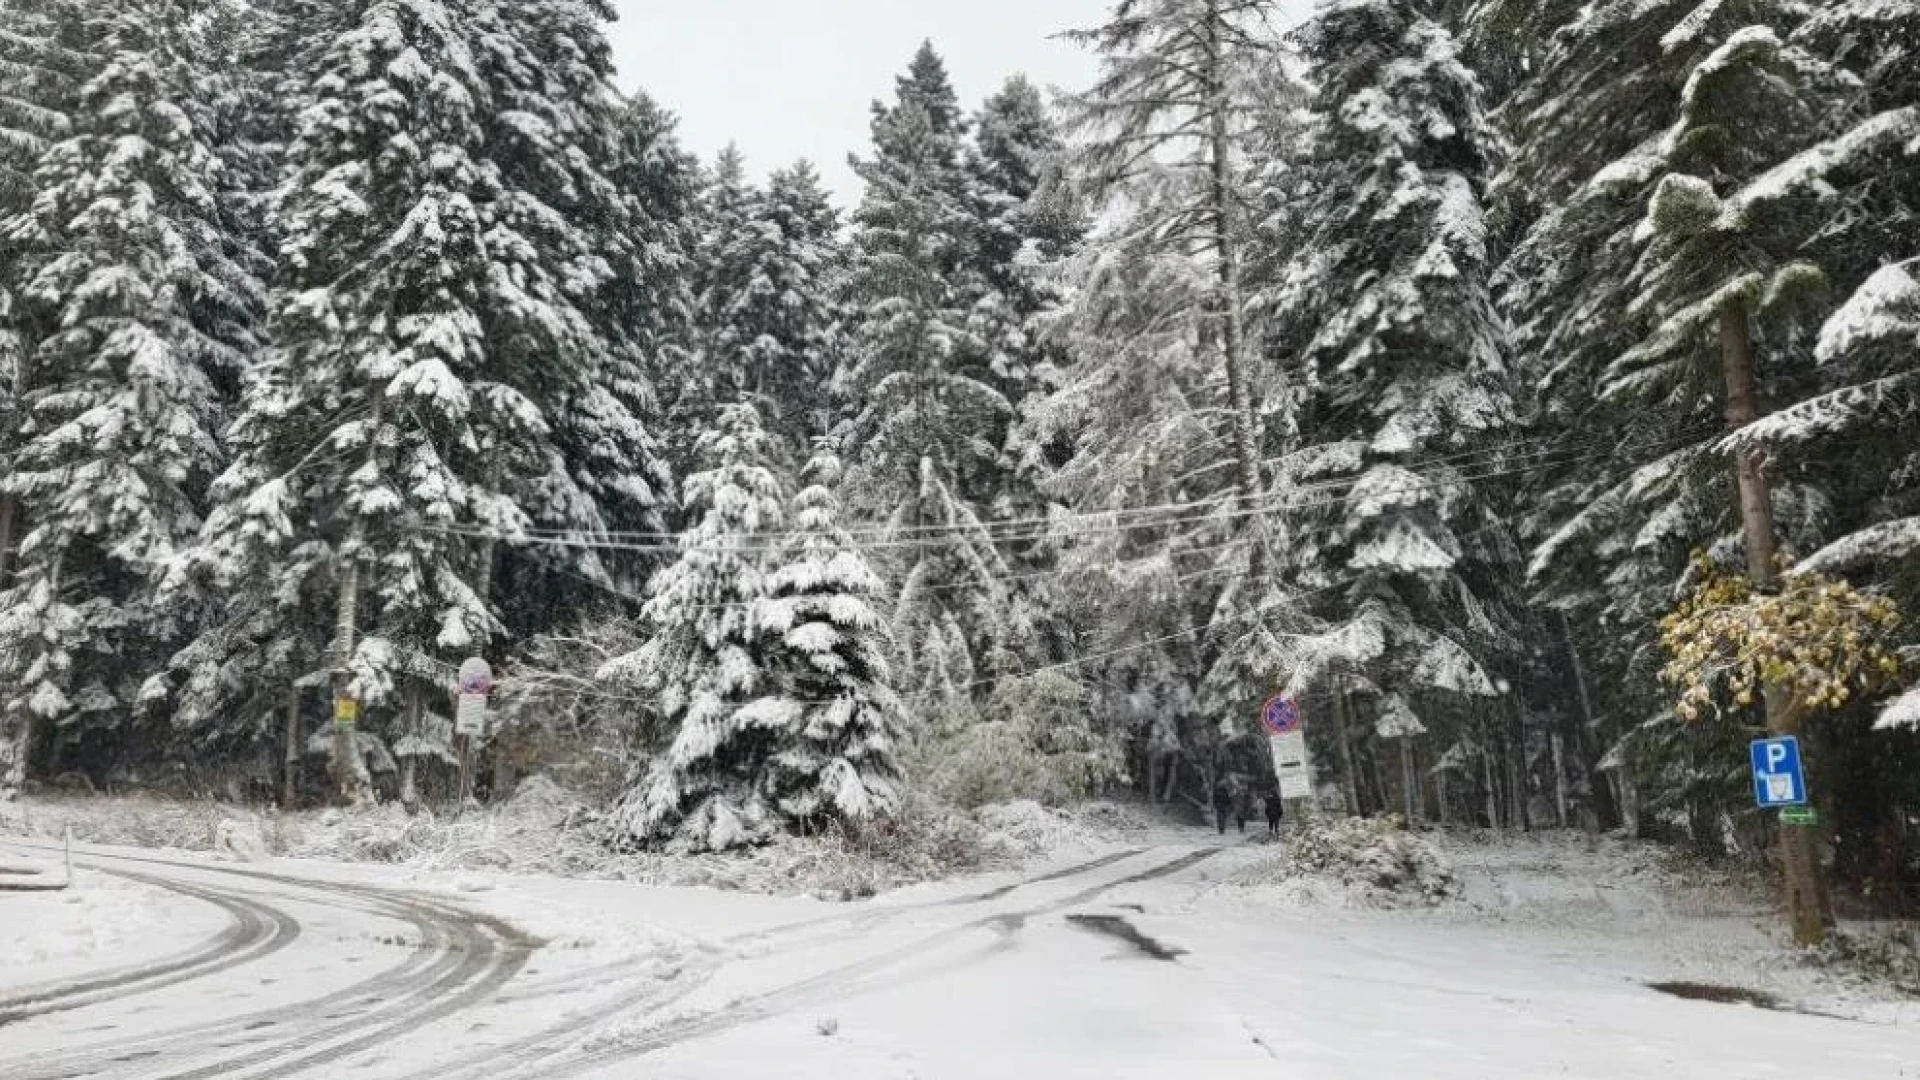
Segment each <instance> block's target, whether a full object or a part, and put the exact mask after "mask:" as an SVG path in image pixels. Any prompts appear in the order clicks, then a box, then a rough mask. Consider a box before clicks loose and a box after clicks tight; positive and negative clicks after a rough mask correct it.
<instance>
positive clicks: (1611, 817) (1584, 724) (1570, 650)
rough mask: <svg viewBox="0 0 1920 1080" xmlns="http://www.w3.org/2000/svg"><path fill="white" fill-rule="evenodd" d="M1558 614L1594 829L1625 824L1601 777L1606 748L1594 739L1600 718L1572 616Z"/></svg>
mask: <svg viewBox="0 0 1920 1080" xmlns="http://www.w3.org/2000/svg"><path fill="white" fill-rule="evenodd" d="M1556 614H1558V615H1559V616H1560V639H1561V641H1563V642H1564V643H1565V644H1566V649H1567V661H1568V663H1569V664H1571V665H1572V668H1573V689H1574V699H1575V700H1576V701H1578V702H1579V703H1580V727H1579V729H1578V730H1577V731H1575V732H1574V745H1575V746H1576V747H1578V748H1579V752H1580V763H1581V765H1582V766H1584V767H1585V769H1586V772H1587V788H1588V790H1589V791H1590V792H1592V795H1591V796H1590V797H1591V798H1592V799H1593V824H1594V829H1595V830H1596V831H1602V832H1604V831H1605V830H1606V829H1607V827H1608V826H1610V825H1615V824H1624V823H1625V815H1624V813H1622V812H1621V811H1620V809H1619V806H1618V803H1617V802H1616V800H1615V799H1614V798H1613V788H1612V785H1610V784H1608V783H1606V782H1605V781H1604V780H1600V782H1597V783H1596V782H1595V781H1596V780H1598V779H1599V778H1600V762H1601V760H1602V759H1604V757H1605V756H1606V753H1607V751H1606V750H1603V749H1601V748H1600V747H1599V746H1598V745H1597V744H1596V743H1595V737H1596V736H1598V735H1599V733H1600V727H1599V721H1598V720H1597V719H1596V718H1595V716H1594V712H1593V694H1592V692H1591V691H1589V690H1588V689H1587V666H1586V664H1585V663H1584V662H1582V661H1581V659H1580V648H1579V646H1578V645H1577V644H1576V643H1575V642H1574V640H1573V620H1572V619H1569V618H1567V613H1566V612H1564V611H1557V610H1556Z"/></svg>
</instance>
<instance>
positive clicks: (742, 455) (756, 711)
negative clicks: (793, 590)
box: [601, 405, 802, 851]
mask: <svg viewBox="0 0 1920 1080" xmlns="http://www.w3.org/2000/svg"><path fill="white" fill-rule="evenodd" d="M697 450H698V460H699V463H700V471H699V472H696V473H693V474H692V475H690V476H688V477H687V480H686V489H685V490H686V493H685V506H684V513H685V514H686V517H687V527H686V530H685V531H684V532H683V533H682V534H681V538H680V541H679V549H680V556H679V558H678V559H677V560H676V561H675V562H674V563H672V564H671V565H669V566H668V567H667V568H666V569H664V570H662V571H661V572H660V574H659V576H658V577H656V578H655V579H654V581H653V586H652V590H651V596H650V598H649V599H648V601H647V605H646V607H645V609H644V611H643V615H644V617H645V621H646V626H647V631H648V634H649V637H648V640H647V642H646V644H645V646H643V647H642V648H641V649H640V650H639V651H638V652H635V653H633V654H632V655H630V656H626V657H622V658H620V659H618V660H615V661H613V662H612V663H610V664H608V665H607V666H606V667H605V668H604V669H603V670H602V671H601V677H602V678H604V679H608V680H612V681H613V682H614V683H615V684H616V685H625V686H630V687H632V688H634V689H636V690H640V691H644V692H645V693H646V694H648V695H649V697H650V698H652V699H653V700H654V701H655V702H657V704H656V706H655V708H654V712H655V714H656V715H655V716H654V717H653V719H654V720H655V721H657V725H658V726H657V730H655V731H653V732H651V733H650V738H649V742H650V743H651V745H652V749H653V753H652V756H651V759H650V760H649V762H648V764H647V765H646V767H645V769H644V771H643V772H642V773H640V774H639V775H636V776H635V777H633V778H632V782H631V784H630V785H629V788H628V791H627V793H626V795H625V796H624V797H623V798H622V800H621V802H620V805H619V806H618V807H617V808H616V810H615V812H614V818H613V824H614V828H615V829H616V831H617V832H618V833H619V835H620V836H621V837H622V838H624V839H625V840H627V841H628V842H631V843H641V844H659V845H665V846H669V847H671V848H674V849H676V850H685V851H723V850H726V849H728V848H734V847H740V846H742V845H747V844H755V843H761V842H764V841H766V840H768V839H771V838H772V837H773V836H775V835H777V834H778V833H779V831H780V829H781V828H782V826H783V824H784V823H785V819H784V818H783V816H782V812H781V807H780V803H779V800H780V798H781V795H782V793H781V792H780V791H778V790H776V788H775V786H774V782H773V781H774V777H775V775H776V771H775V769H774V767H773V763H774V761H775V758H776V756H777V755H779V754H780V753H782V752H783V751H785V750H787V749H788V748H790V747H793V746H794V740H793V738H792V731H793V725H794V724H796V723H799V722H802V716H801V715H800V713H799V712H798V711H797V710H781V709H769V708H765V707H764V706H763V707H761V708H750V706H752V705H753V703H754V702H756V701H759V700H760V699H761V698H763V697H765V696H766V695H767V694H768V693H769V692H777V690H778V683H777V681H776V678H777V676H776V671H777V668H776V663H777V657H778V656H779V655H780V650H781V648H782V643H781V635H779V634H778V633H776V632H774V631H771V630H769V629H768V627H767V625H766V624H765V622H764V620H763V618H762V615H763V612H764V611H765V609H766V608H765V602H766V598H767V593H768V573H769V563H770V561H771V558H772V550H771V548H770V546H769V540H770V538H771V537H772V536H774V535H776V534H778V533H779V532H780V531H781V525H782V522H783V520H784V515H785V512H786V507H785V492H784V491H783V490H782V487H781V483H780V479H779V477H778V475H776V473H775V471H774V461H775V458H774V455H775V453H776V448H775V446H774V443H773V440H772V438H771V437H770V436H769V435H768V434H767V432H766V431H765V429H764V428H763V427H762V426H761V423H760V417H759V414H758V413H757V412H756V411H755V410H754V408H753V407H752V406H751V405H734V406H730V407H728V408H727V409H725V410H723V411H722V413H721V414H720V416H719V417H718V418H717V419H716V421H715V422H714V425H713V427H711V428H710V429H709V430H708V431H707V432H705V433H704V434H703V435H702V436H701V437H700V443H699V446H698V448H697Z"/></svg>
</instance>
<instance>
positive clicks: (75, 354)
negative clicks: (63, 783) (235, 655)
mask: <svg viewBox="0 0 1920 1080" xmlns="http://www.w3.org/2000/svg"><path fill="white" fill-rule="evenodd" d="M190 14H191V8H190V6H189V5H183V4H173V3H164V4H156V5H154V6H153V7H152V8H151V9H150V10H149V9H127V8H116V9H113V10H109V11H104V12H103V11H97V10H91V9H87V10H76V11H73V12H70V13H62V14H61V15H60V16H59V18H58V19H57V22H65V23H66V25H67V26H68V27H71V28H72V29H71V30H69V31H68V33H67V34H62V35H60V36H59V37H58V38H55V39H51V40H49V39H42V40H43V47H44V46H51V47H52V48H53V49H55V50H56V51H58V52H62V53H64V52H66V51H67V50H72V51H73V53H77V54H79V56H82V57H84V58H85V63H86V69H87V71H88V77H87V78H86V80H85V81H84V82H82V83H81V84H80V85H79V86H78V87H77V88H75V91H74V95H73V98H72V112H71V114H70V120H69V123H68V125H66V126H65V128H64V131H63V132H62V134H63V135H64V137H62V138H58V139H55V140H52V141H49V142H47V143H46V144H45V146H44V148H43V149H42V150H41V151H40V153H39V154H38V156H37V160H36V161H35V163H34V167H33V169H32V171H31V173H30V174H28V178H27V182H28V183H30V184H31V186H32V188H33V198H32V201H31V203H30V205H28V206H26V207H25V208H24V209H22V210H20V211H19V212H17V213H15V214H14V215H12V216H11V217H10V218H9V219H8V220H7V221H6V222H5V223H4V226H0V227H3V228H4V230H5V233H6V235H7V236H8V238H9V240H10V242H11V243H12V244H14V245H17V249H18V250H19V251H21V252H23V253H24V254H23V256H22V257H21V258H20V261H19V262H18V263H16V264H15V265H16V269H18V270H19V271H22V273H21V274H20V276H19V277H18V278H16V279H15V281H16V288H17V290H18V291H17V294H16V299H15V303H17V305H18V311H17V321H16V324H15V325H16V326H21V327H24V328H25V333H24V335H23V338H24V340H22V341H21V343H20V351H19V360H20V362H21V364H22V366H23V370H24V371H25V372H28V373H30V374H28V376H27V380H26V381H27V389H26V392H25V393H24V394H23V395H22V396H21V398H20V400H19V403H18V408H19V411H20V420H21V424H22V427H21V430H22V434H24V435H25V436H26V438H25V439H24V440H23V441H22V443H21V444H20V445H19V446H18V447H17V449H16V451H15V453H14V455H13V456H12V459H11V460H10V461H9V462H7V466H8V470H9V471H8V474H7V475H6V477H5V481H4V483H5V486H6V490H7V492H8V494H9V495H11V496H12V497H13V499H14V500H16V502H17V505H18V506H19V507H20V508H21V511H22V512H23V513H22V517H23V518H24V520H25V522H26V525H27V528H26V531H25V533H24V535H23V536H22V538H21V542H20V548H19V554H18V559H17V562H16V564H15V565H14V566H13V568H12V580H11V582H10V585H9V588H8V589H7V590H6V591H5V592H4V593H0V609H5V611H6V617H5V620H4V622H0V657H4V660H3V661H0V663H3V664H4V666H5V670H6V673H7V675H8V686H9V687H10V691H9V693H8V695H7V698H6V700H5V702H4V705H3V706H0V708H4V711H5V714H6V726H7V727H8V728H9V729H10V731H9V734H10V735H11V738H10V739H9V740H8V741H9V742H10V743H11V744H12V745H11V746H10V747H9V749H8V751H7V752H6V753H5V754H4V755H0V756H5V757H7V758H9V759H10V760H9V761H8V763H7V764H8V768H7V775H6V776H5V777H4V778H3V779H0V784H4V785H5V786H8V787H11V786H12V785H13V784H17V782H18V779H19V773H18V770H19V769H20V768H21V767H22V765H23V759H24V751H22V750H20V749H19V746H20V742H21V740H23V739H25V738H26V737H27V735H28V734H30V732H31V729H32V727H33V725H34V723H35V721H36V720H37V721H41V722H53V723H58V724H59V725H61V726H62V727H63V728H64V729H67V730H69V731H71V730H73V729H75V728H78V727H81V726H83V725H89V724H93V725H104V726H113V725H114V724H116V723H118V722H121V721H123V720H124V719H125V718H126V717H127V716H129V714H131V713H132V712H133V711H134V710H135V708H136V706H137V705H138V703H139V700H140V679H141V671H142V667H143V665H147V664H151V663H152V662H153V660H154V658H155V656H156V655H158V654H160V652H161V651H162V650H163V649H164V648H165V647H166V643H167V642H168V641H169V640H170V639H172V638H173V637H175V636H176V635H177V634H178V633H179V632H180V627H179V626H177V625H175V624H174V623H173V621H172V620H171V619H170V613H169V612H168V611H167V610H166V609H164V608H163V607H161V606H160V605H158V604H156V603H155V595H154V589H155V586H156V585H157V584H158V581H159V579H160V577H161V575H162V574H163V572H164V569H165V567H166V565H167V563H168V562H169V561H170V560H171V559H172V557H173V555H174V553H175V552H176V550H177V549H178V548H179V546H180V545H182V544H183V543H185V542H187V541H188V540H189V539H190V537H191V536H192V535H193V534H195V532H196V531H197V529H198V526H199V523H200V517H199V514H200V505H201V504H200V498H201V494H202V491H203V489H204V487H205V485H206V483H207V482H208V480H209V479H210V478H211V477H212V476H213V475H214V474H216V473H217V472H218V471H219V470H220V469H221V467H222V456H223V454H222V449H221V446H220V443H219V439H218V432H219V430H220V428H221V426H222V422H223V414H224V411H225V408H226V405H227V400H226V399H227V393H226V388H228V387H230V386H231V385H232V384H233V382H234V381H235V380H236V379H237V377H238V373H239V370H240V369H241V367H242V366H243V365H244V364H245V362H246V361H247V359H248V358H249V356H250V355H251V353H252V351H253V349H254V348H255V347H256V345H257V341H258V336H257V335H258V322H259V319H258V312H259V304H260V298H261V291H262V290H261V285H260V282H259V281H258V279H257V278H255V277H254V276H253V275H252V273H251V270H252V268H251V267H249V266H247V265H245V264H244V263H237V262H235V261H234V260H233V259H232V258H231V257H230V252H229V248H228V244H227V241H226V238H225V236H224V235H223V233H222V230H221V225H222V221H221V218H220V209H219V200H218V193H219V192H220V190H221V187H220V182H219V181H218V180H217V176H218V173H219V171H220V158H219V156H218V153H217V152H216V150H215V148H214V147H213V146H212V145H211V140H212V138H213V131H214V128H215V123H214V115H215V114H214V108H213V105H212V104H211V103H210V102H209V100H208V99H207V98H206V97H204V96H202V95H204V94H205V93H207V91H208V89H209V85H210V84H212V85H214V86H217V85H218V84H217V81H215V80H211V79H209V78H207V77H206V73H204V72H200V71H196V70H193V69H192V68H191V67H190V66H189V59H188V58H189V57H192V56H193V55H195V42H194V41H193V40H192V39H191V37H190V35H189V34H188V33H187V31H186V30H184V29H183V27H184V26H185V25H186V24H187V23H188V22H189V16H190ZM69 35H70V36H69Z"/></svg>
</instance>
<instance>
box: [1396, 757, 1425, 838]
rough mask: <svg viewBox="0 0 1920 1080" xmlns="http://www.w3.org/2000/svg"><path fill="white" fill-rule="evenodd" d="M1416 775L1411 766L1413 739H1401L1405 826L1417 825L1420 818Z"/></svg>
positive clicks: (1401, 774) (1416, 772)
mask: <svg viewBox="0 0 1920 1080" xmlns="http://www.w3.org/2000/svg"><path fill="white" fill-rule="evenodd" d="M1417 775H1418V770H1417V769H1415V768H1414V764H1413V739H1412V738H1411V737H1409V738H1404V739H1401V740H1400V785H1401V786H1402V787H1404V788H1406V791H1405V792H1404V794H1405V796H1406V804H1407V824H1409V825H1413V824H1415V823H1417V822H1418V821H1419V820H1420V817H1421V814H1420V808H1419V802H1420V787H1419V782H1418V780H1417V779H1416V777H1417Z"/></svg>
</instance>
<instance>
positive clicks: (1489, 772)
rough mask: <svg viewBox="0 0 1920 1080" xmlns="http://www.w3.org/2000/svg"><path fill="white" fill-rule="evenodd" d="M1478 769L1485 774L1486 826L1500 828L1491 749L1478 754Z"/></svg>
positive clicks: (1497, 792)
mask: <svg viewBox="0 0 1920 1080" xmlns="http://www.w3.org/2000/svg"><path fill="white" fill-rule="evenodd" d="M1480 769H1481V771H1482V772H1483V773H1485V774H1486V783H1487V826H1488V827H1489V828H1494V829H1497V828H1499V827H1500V789H1499V787H1498V786H1497V785H1495V784H1494V782H1493V748H1492V747H1491V746H1489V747H1488V748H1487V749H1486V750H1484V751H1482V752H1481V754H1480Z"/></svg>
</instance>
